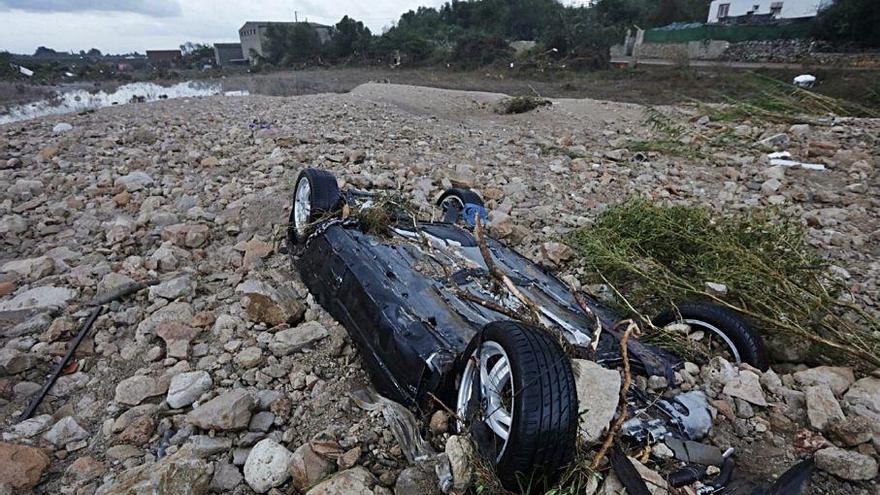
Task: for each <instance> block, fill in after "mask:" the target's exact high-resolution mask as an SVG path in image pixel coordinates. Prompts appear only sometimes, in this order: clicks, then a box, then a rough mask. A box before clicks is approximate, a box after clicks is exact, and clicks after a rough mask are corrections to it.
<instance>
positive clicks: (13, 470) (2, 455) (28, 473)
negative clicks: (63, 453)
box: [0, 442, 49, 493]
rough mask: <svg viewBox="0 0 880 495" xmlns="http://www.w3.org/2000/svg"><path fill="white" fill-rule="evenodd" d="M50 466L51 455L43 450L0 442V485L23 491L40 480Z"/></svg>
mask: <svg viewBox="0 0 880 495" xmlns="http://www.w3.org/2000/svg"><path fill="white" fill-rule="evenodd" d="M48 467H49V456H47V455H46V454H45V453H44V452H43V451H42V450H40V449H38V448H36V447H30V446H28V445H17V444H13V443H6V442H0V485H9V486H10V487H12V489H13V490H18V491H21V492H24V491H26V490H30V489H31V488H33V487H35V486H36V485H37V483H39V482H40V477H41V476H43V472H44V471H46V468H48ZM16 493H17V492H16Z"/></svg>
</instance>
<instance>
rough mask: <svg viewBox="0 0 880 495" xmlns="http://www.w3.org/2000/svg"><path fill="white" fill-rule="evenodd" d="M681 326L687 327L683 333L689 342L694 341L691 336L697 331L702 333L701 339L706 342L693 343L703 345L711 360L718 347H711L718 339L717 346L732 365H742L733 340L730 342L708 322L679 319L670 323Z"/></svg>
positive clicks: (719, 330) (725, 335) (740, 356)
mask: <svg viewBox="0 0 880 495" xmlns="http://www.w3.org/2000/svg"><path fill="white" fill-rule="evenodd" d="M681 324H685V325H687V326H688V327H689V329H688V330H687V331H686V332H685V336H686V337H687V338H688V339H689V340H694V339H692V338H691V336H692V335H693V334H694V333H695V332H698V331H702V332H704V334H705V335H704V337H703V339H705V340H706V342H705V343H702V342H699V341H698V340H694V342H695V343H699V344H701V345H704V346H705V347H706V348H707V349H706V350H707V353H708V354H709V356H708V357H710V358H711V357H712V356H713V355H717V353H716V352H715V351H716V350H717V349H718V346H717V345H716V346H714V347H713V340H714V339H718V344H720V345H721V346H723V350H724V351H726V352H727V353H729V357H731V358H733V361H734V363H735V364H740V363H742V355H741V354H740V352H739V349H737V347H736V344H734V343H733V340H731V339H730V337H728V336H727V334H725V333H724V332H722V331H721V329H720V328H718V327H717V326H715V325H713V324H711V323H709V322H706V321H703V320H697V319H693V318H684V319H681V320H678V321H675V322H673V323H672V325H681ZM722 357H728V356H722Z"/></svg>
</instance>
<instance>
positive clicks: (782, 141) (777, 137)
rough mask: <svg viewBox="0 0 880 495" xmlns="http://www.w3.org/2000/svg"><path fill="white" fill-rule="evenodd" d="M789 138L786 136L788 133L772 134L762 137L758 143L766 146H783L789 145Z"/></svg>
mask: <svg viewBox="0 0 880 495" xmlns="http://www.w3.org/2000/svg"><path fill="white" fill-rule="evenodd" d="M790 142H791V139H790V138H789V137H788V134H784V133H780V134H774V135H772V136H770V137H768V138H764V139H762V140H760V141H758V144H759V145H761V146H767V147H769V148H774V149H777V148H784V147H786V146H788V145H789V143H790Z"/></svg>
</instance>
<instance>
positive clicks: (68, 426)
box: [43, 416, 90, 447]
mask: <svg viewBox="0 0 880 495" xmlns="http://www.w3.org/2000/svg"><path fill="white" fill-rule="evenodd" d="M89 436H90V435H89V432H88V431H86V430H85V429H83V427H82V426H80V425H79V423H77V422H76V420H75V419H73V417H72V416H65V417H64V418H61V419H60V420H58V422H57V423H55V425H54V426H52V428H50V429H49V431H47V432H46V433H45V434H43V438H44V439H45V440H46V441H47V442H49V443H51V444H53V445H55V446H56V447H63V446H65V445H67V444H68V443H70V442H75V441H77V440H83V439H86V438H89Z"/></svg>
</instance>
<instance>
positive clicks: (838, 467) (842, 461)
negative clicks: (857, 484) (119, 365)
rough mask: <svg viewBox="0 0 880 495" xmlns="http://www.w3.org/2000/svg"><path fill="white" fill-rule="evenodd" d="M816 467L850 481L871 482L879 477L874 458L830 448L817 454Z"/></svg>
mask: <svg viewBox="0 0 880 495" xmlns="http://www.w3.org/2000/svg"><path fill="white" fill-rule="evenodd" d="M815 460H816V467H818V468H819V469H821V470H823V471H826V472H828V473H831V474H833V475H834V476H837V477H838V478H843V479H845V480H850V481H863V480H871V479H874V477H875V476H877V461H876V460H874V459H873V458H872V457H869V456H866V455H864V454H860V453H858V452H852V451H850V450H844V449H841V448H838V447H829V448H827V449H822V450H820V451H818V452H816V455H815Z"/></svg>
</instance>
